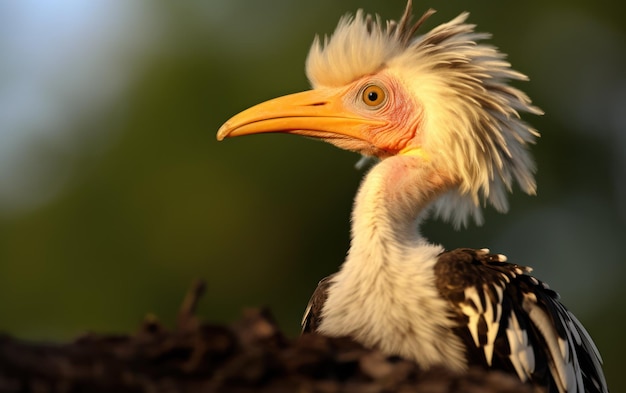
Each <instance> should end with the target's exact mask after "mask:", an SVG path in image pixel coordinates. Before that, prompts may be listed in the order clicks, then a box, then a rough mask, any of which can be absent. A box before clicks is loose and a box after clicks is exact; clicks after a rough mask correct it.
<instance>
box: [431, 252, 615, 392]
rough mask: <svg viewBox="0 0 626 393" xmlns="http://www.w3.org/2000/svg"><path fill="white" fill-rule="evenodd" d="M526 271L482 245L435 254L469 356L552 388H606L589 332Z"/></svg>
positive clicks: (444, 293)
mask: <svg viewBox="0 0 626 393" xmlns="http://www.w3.org/2000/svg"><path fill="white" fill-rule="evenodd" d="M529 272H530V269H529V268H526V267H523V266H519V265H515V264H510V263H507V262H505V258H503V257H502V256H500V255H495V254H489V253H488V251H487V250H473V249H457V250H454V251H450V252H445V253H443V254H441V255H440V256H439V259H438V262H437V264H436V265H435V276H436V277H437V288H438V289H439V291H440V292H441V294H442V296H444V297H445V298H447V299H448V300H449V301H450V303H451V305H452V309H453V310H454V318H455V319H456V320H457V321H458V327H457V328H456V329H455V332H456V333H457V334H458V336H459V337H460V338H461V339H462V340H463V342H464V343H465V345H466V347H467V357H468V362H469V363H470V364H474V365H482V366H484V367H485V368H496V369H501V370H504V371H507V372H510V373H513V374H516V375H518V376H519V377H520V378H521V379H522V380H525V381H528V382H531V383H533V384H536V385H540V386H546V387H548V391H549V392H564V391H568V392H608V389H607V387H606V381H605V379H604V375H603V372H602V368H601V363H602V360H601V359H600V355H599V354H598V352H597V349H596V347H595V345H594V344H593V342H592V341H591V338H590V337H589V335H588V334H587V332H586V331H585V329H584V328H583V327H582V325H581V324H580V323H579V322H578V320H577V319H576V318H575V317H574V316H573V315H572V314H571V313H570V312H569V311H568V310H567V309H566V308H565V307H564V306H563V305H562V304H561V303H560V301H559V296H558V294H557V293H556V292H554V291H553V290H551V289H549V288H548V286H547V285H545V284H544V283H542V282H541V281H539V280H537V279H536V278H534V277H532V276H530V275H529V274H528V273H529ZM472 325H476V326H472ZM496 332H497V333H496ZM490 333H491V334H492V343H491V345H489V344H490V343H489V337H488V335H489V334H490ZM493 334H495V338H493ZM477 342H478V345H477V344H476V343H477ZM564 383H566V384H568V386H567V388H566V387H565V386H564ZM566 389H567V390H566Z"/></svg>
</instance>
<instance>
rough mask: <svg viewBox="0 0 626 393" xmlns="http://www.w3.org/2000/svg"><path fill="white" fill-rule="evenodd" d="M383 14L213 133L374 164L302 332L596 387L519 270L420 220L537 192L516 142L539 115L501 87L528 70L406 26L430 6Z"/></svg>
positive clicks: (481, 47)
mask: <svg viewBox="0 0 626 393" xmlns="http://www.w3.org/2000/svg"><path fill="white" fill-rule="evenodd" d="M433 12H434V11H432V10H429V11H427V12H426V13H425V14H424V15H423V16H422V17H421V18H420V19H419V20H418V21H417V22H416V23H412V22H411V1H410V0H409V2H408V4H407V7H406V10H405V12H404V14H403V15H402V17H401V18H400V20H399V21H398V22H396V21H388V22H386V23H382V21H381V20H380V18H379V17H375V18H372V17H371V16H370V15H364V14H363V12H362V11H358V12H357V13H356V15H355V16H354V17H352V16H346V17H344V18H342V19H341V20H340V22H339V25H338V26H337V29H336V30H335V32H334V34H333V35H332V36H331V37H330V38H325V39H324V40H323V41H322V40H320V39H319V38H316V39H315V41H314V43H313V46H312V48H311V50H310V52H309V55H308V58H307V61H306V72H307V76H308V78H309V81H310V82H311V84H312V86H313V89H312V90H308V91H305V92H301V93H296V94H291V95H287V96H284V97H280V98H276V99H273V100H270V101H267V102H264V103H262V104H259V105H256V106H254V107H252V108H250V109H247V110H245V111H243V112H241V113H239V114H238V115H236V116H234V117H232V118H231V119H230V120H228V121H227V122H226V123H225V124H224V125H223V126H222V127H221V128H220V130H219V131H218V134H217V138H218V139H219V140H222V139H224V138H226V137H232V136H239V135H248V134H256V133H266V132H282V133H289V134H297V135H303V136H307V137H312V138H317V139H321V140H324V141H326V142H329V143H332V144H333V145H335V146H337V147H339V148H342V149H346V150H351V151H354V152H358V153H361V154H362V155H364V156H367V157H373V158H375V159H377V161H378V162H377V163H376V164H375V165H374V166H373V167H372V168H371V169H370V170H369V172H368V173H367V175H366V176H365V178H364V180H363V182H362V184H361V186H360V189H359V191H358V194H357V196H356V199H355V203H354V210H353V213H352V240H351V246H350V250H349V253H348V256H347V258H346V260H345V262H344V264H343V265H342V267H341V269H340V271H339V272H337V273H336V274H334V275H332V276H330V277H328V278H326V279H324V280H322V281H321V282H320V284H319V286H318V288H317V290H316V292H315V293H314V295H313V297H312V299H311V302H310V303H309V307H308V308H307V312H306V314H305V317H304V320H303V328H304V331H317V332H319V333H321V334H325V335H329V336H350V337H352V338H354V339H355V340H357V341H359V342H360V343H362V344H364V345H366V346H368V347H373V348H378V349H380V350H381V351H383V352H384V353H386V354H389V355H399V356H402V357H404V358H407V359H412V360H414V361H415V362H417V363H418V364H419V365H420V366H421V367H423V368H428V367H431V366H434V365H443V366H445V367H448V368H450V369H452V370H455V371H458V372H462V371H464V370H466V369H468V367H469V366H472V365H482V366H484V367H486V368H494V369H501V370H506V371H508V372H511V373H513V374H516V375H517V376H519V378H520V379H521V380H522V381H528V382H530V383H533V384H537V385H541V386H545V387H546V388H547V389H548V391H554V392H606V391H607V387H606V381H605V379H604V376H603V372H602V368H601V358H600V355H599V353H598V351H597V349H596V347H595V345H594V344H593V342H592V340H591V338H590V337H589V335H588V334H587V332H586V331H585V329H584V328H583V326H582V325H581V324H580V322H579V321H578V320H577V319H576V318H575V317H574V316H573V315H572V314H571V313H570V312H569V311H568V310H567V309H566V308H565V307H564V306H563V305H562V304H561V303H560V302H559V300H558V295H557V294H556V293H555V292H554V291H552V290H550V289H549V288H548V286H547V285H545V284H544V283H542V282H541V281H539V280H537V279H536V278H534V277H532V276H531V275H529V272H530V269H529V268H526V267H523V266H519V265H515V264H510V263H507V262H506V258H505V257H504V256H503V255H496V254H490V253H489V251H488V250H486V249H480V250H474V249H458V250H454V251H448V252H446V251H445V250H444V249H443V248H442V247H441V246H440V245H435V244H431V243H429V242H428V241H427V240H426V239H425V238H424V237H423V236H422V235H421V234H420V232H419V224H420V223H421V222H422V221H423V220H424V219H425V218H426V216H427V215H429V214H433V215H435V216H438V217H441V218H443V219H446V220H449V221H452V223H453V224H454V225H455V226H460V225H464V224H466V223H467V220H468V218H470V217H473V218H474V219H475V221H476V222H477V223H479V224H480V223H482V215H481V206H482V205H484V204H487V203H489V204H491V205H493V206H494V207H495V208H496V209H497V210H499V211H506V210H507V208H508V205H507V193H508V192H509V191H510V190H511V188H512V186H513V183H517V184H518V185H519V187H520V188H521V189H522V190H523V191H524V192H526V193H528V194H534V193H535V180H534V171H535V167H534V164H533V160H532V158H531V157H530V154H529V152H528V149H527V148H528V145H529V144H531V143H534V140H535V138H536V137H538V136H539V134H538V132H537V131H535V130H534V129H533V128H531V127H530V126H529V125H528V124H527V123H525V122H524V121H522V120H521V118H520V113H522V112H527V113H531V114H541V113H542V112H541V110H540V109H538V108H537V107H535V106H533V105H532V104H531V101H530V99H529V98H528V97H527V96H526V95H525V94H524V93H523V92H522V91H520V90H518V89H517V88H515V87H512V86H510V85H509V82H510V81H511V80H526V79H527V78H526V76H525V75H523V74H521V73H519V72H517V71H514V70H513V69H511V66H510V64H509V63H508V62H507V61H506V60H505V55H504V54H502V53H501V52H499V51H498V50H497V49H496V48H495V47H493V46H490V45H488V44H485V43H484V42H483V40H485V39H487V38H489V37H490V36H489V34H485V33H478V32H475V30H474V27H475V26H474V25H472V24H468V23H466V19H467V17H468V14H467V13H462V14H461V15H459V16H458V17H456V18H454V19H453V20H451V21H449V22H447V23H444V24H442V25H439V26H437V27H435V28H434V29H432V30H430V31H428V32H426V33H424V34H421V35H416V32H417V30H418V28H419V27H420V25H422V24H423V22H424V21H425V20H426V19H427V18H428V17H429V16H430V15H431V14H432V13H433Z"/></svg>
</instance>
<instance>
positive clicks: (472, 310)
mask: <svg viewBox="0 0 626 393" xmlns="http://www.w3.org/2000/svg"><path fill="white" fill-rule="evenodd" d="M465 299H466V302H465V303H464V304H461V305H460V306H461V311H462V312H463V314H465V315H467V316H468V317H469V324H468V325H469V326H468V327H469V330H470V333H471V334H472V337H473V338H474V343H475V344H476V347H479V346H480V340H479V337H478V318H480V315H481V314H482V313H483V312H484V310H483V306H482V303H481V302H480V298H479V297H478V292H477V291H476V288H474V287H467V288H465ZM469 300H471V301H472V303H474V307H472V306H471V305H469V304H468V303H469V302H468V301H469Z"/></svg>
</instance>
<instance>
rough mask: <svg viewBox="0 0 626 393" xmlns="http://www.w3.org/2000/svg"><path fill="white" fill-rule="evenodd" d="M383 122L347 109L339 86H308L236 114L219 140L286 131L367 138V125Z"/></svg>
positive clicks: (329, 137)
mask: <svg viewBox="0 0 626 393" xmlns="http://www.w3.org/2000/svg"><path fill="white" fill-rule="evenodd" d="M384 124H385V122H383V121H380V120H375V119H370V118H367V117H364V116H361V115H359V114H357V113H354V112H353V111H350V110H348V109H347V108H346V105H345V103H344V101H343V95H342V94H340V92H338V91H337V90H307V91H304V92H301V93H295V94H290V95H286V96H283V97H278V98H275V99H272V100H269V101H266V102H263V103H261V104H258V105H255V106H253V107H251V108H249V109H246V110H244V111H243V112H241V113H239V114H237V115H235V116H233V117H232V118H230V119H229V120H228V121H227V122H226V123H224V125H222V127H220V129H219V130H218V132H217V140H219V141H221V140H222V139H224V138H228V137H233V136H240V135H249V134H260V133H266V132H285V133H290V134H298V135H304V136H309V137H313V138H319V139H323V140H326V141H328V142H331V143H335V142H338V141H339V140H341V139H344V140H345V139H348V140H359V141H366V140H367V132H366V131H367V130H368V129H371V128H372V127H379V126H381V125H384Z"/></svg>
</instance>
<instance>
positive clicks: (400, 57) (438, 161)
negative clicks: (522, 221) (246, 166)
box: [217, 0, 542, 226]
mask: <svg viewBox="0 0 626 393" xmlns="http://www.w3.org/2000/svg"><path fill="white" fill-rule="evenodd" d="M433 13H434V11H433V10H429V11H427V12H426V13H425V14H424V15H423V16H422V17H421V18H420V19H419V20H418V21H417V22H415V23H412V22H411V19H412V18H411V15H412V11H411V1H410V0H409V2H408V4H407V7H406V9H405V12H404V14H403V15H402V17H401V18H400V20H399V21H398V22H396V21H387V22H386V23H383V22H382V21H381V20H380V18H379V17H378V16H376V17H374V18H373V17H371V16H370V15H365V14H364V13H363V12H362V11H361V10H359V11H358V12H357V13H356V15H354V16H345V17H343V18H342V19H341V20H340V21H339V25H338V26H337V28H336V30H335V32H334V33H333V34H332V36H331V37H330V38H329V37H326V38H324V40H323V41H322V40H320V39H319V37H316V39H315V40H314V42H313V45H312V47H311V49H310V52H309V55H308V57H307V60H306V73H307V76H308V79H309V81H310V83H311V85H312V89H311V90H308V91H305V92H300V93H295V94H290V95H287V96H283V97H279V98H275V99H273V100H269V101H267V102H264V103H261V104H259V105H256V106H253V107H251V108H249V109H247V110H245V111H243V112H241V113H239V114H238V115H235V116H234V117H232V118H231V119H229V120H228V121H227V122H226V123H225V124H224V125H223V126H222V127H221V128H220V130H219V131H218V134H217V138H218V140H222V139H224V138H226V137H232V136H239V135H247V134H255V133H266V132H282V133H291V134H298V135H303V136H308V137H312V138H317V139H321V140H324V141H326V142H329V143H332V144H333V145H336V146H338V147H340V148H342V149H346V150H351V151H355V152H358V153H361V154H363V155H365V156H371V157H375V158H378V159H381V160H384V159H387V158H389V157H391V156H398V155H407V156H409V155H410V156H413V157H419V158H420V159H422V160H423V161H424V162H425V163H428V165H432V167H433V168H435V169H436V170H437V171H438V172H439V173H441V174H442V175H443V176H442V177H443V178H446V179H450V181H449V182H450V184H448V187H447V188H446V189H447V193H446V194H444V195H443V196H442V197H440V198H439V199H438V200H437V201H436V202H435V203H434V213H435V214H436V215H438V216H440V217H442V218H443V219H446V220H449V221H452V222H453V223H454V224H455V225H456V226H459V225H461V224H466V223H467V219H468V217H470V216H473V217H474V219H475V221H476V222H477V223H479V224H480V223H481V222H482V212H481V206H482V205H483V204H484V203H485V202H489V203H490V204H491V205H493V206H494V207H495V208H496V209H497V210H499V211H506V210H507V209H508V204H507V193H508V192H509V191H510V190H511V188H512V185H513V182H517V183H518V184H519V186H520V188H521V189H522V190H523V191H525V192H526V193H529V194H533V193H534V192H535V181H534V171H535V168H534V163H533V160H532V158H531V156H530V154H529V152H528V150H527V146H528V144H530V143H533V142H534V140H535V138H536V137H538V136H539V134H538V133H537V131H535V130H534V129H533V128H531V127H530V126H529V125H528V124H526V123H525V122H524V121H522V120H521V118H520V113H521V112H530V113H534V114H541V113H542V112H541V110H540V109H538V108H536V107H534V106H532V104H531V101H530V99H529V98H528V97H527V96H526V95H525V94H524V93H523V92H521V91H520V90H518V89H517V88H515V87H512V86H510V85H509V82H510V81H511V80H526V79H527V78H526V76H525V75H523V74H521V73H519V72H517V71H514V70H513V69H511V66H510V64H509V63H508V62H507V61H505V59H504V58H505V55H504V54H502V53H501V52H499V51H498V50H497V49H496V48H495V47H493V46H490V45H487V44H484V43H482V41H483V40H485V39H487V38H489V37H490V36H489V34H486V33H477V32H475V30H474V28H475V26H474V25H472V24H467V23H466V22H465V21H466V19H467V17H468V14H467V13H463V14H461V15H459V16H458V17H456V18H454V19H453V20H451V21H449V22H447V23H444V24H442V25H439V26H437V27H435V28H433V29H432V30H430V31H428V32H426V33H424V34H422V35H416V32H417V30H418V29H419V27H420V26H421V25H422V24H423V23H424V21H425V20H426V19H427V18H428V17H429V16H430V15H431V14H433Z"/></svg>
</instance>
